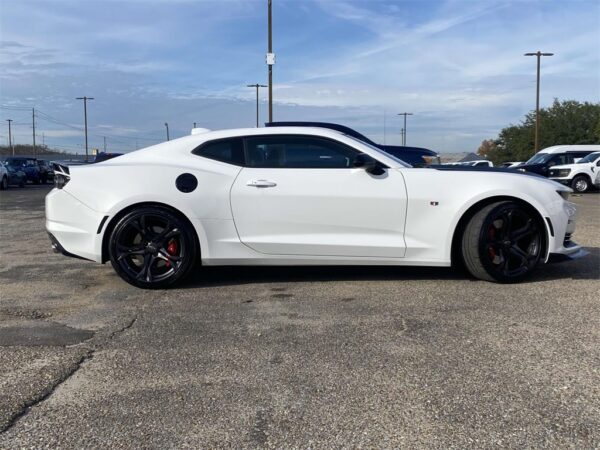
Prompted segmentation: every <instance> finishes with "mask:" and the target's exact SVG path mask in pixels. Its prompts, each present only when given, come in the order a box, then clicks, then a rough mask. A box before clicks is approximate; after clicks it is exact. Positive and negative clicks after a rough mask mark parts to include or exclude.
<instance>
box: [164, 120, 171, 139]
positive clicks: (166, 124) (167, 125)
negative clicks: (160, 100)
mask: <svg viewBox="0 0 600 450" xmlns="http://www.w3.org/2000/svg"><path fill="white" fill-rule="evenodd" d="M165 127H166V129H167V141H170V140H171V139H169V124H168V123H167V122H165Z"/></svg>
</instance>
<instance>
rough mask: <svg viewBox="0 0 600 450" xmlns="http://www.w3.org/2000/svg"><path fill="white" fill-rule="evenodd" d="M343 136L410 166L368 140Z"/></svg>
mask: <svg viewBox="0 0 600 450" xmlns="http://www.w3.org/2000/svg"><path fill="white" fill-rule="evenodd" d="M344 136H346V137H347V138H349V139H352V140H353V141H356V142H360V143H361V144H362V145H366V146H367V147H369V148H370V149H373V150H375V151H376V152H377V153H381V154H383V155H385V156H387V157H388V158H390V159H393V160H394V161H396V162H397V163H398V164H400V165H401V166H403V167H412V166H411V165H410V164H408V163H406V162H404V161H402V160H401V159H400V158H397V157H396V156H394V155H390V154H389V153H388V152H384V151H383V150H381V149H380V148H377V147H375V146H374V145H371V144H369V143H368V142H365V141H362V140H360V139H357V138H355V137H354V136H350V135H349V134H345V135H344Z"/></svg>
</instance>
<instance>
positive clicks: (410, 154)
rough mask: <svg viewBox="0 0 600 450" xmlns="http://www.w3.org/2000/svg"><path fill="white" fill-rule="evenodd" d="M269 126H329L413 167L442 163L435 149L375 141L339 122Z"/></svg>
mask: <svg viewBox="0 0 600 450" xmlns="http://www.w3.org/2000/svg"><path fill="white" fill-rule="evenodd" d="M265 126H267V127H317V128H329V129H331V130H336V131H339V132H340V133H344V134H347V135H348V136H351V137H353V138H355V139H358V140H359V141H363V142H366V143H367V144H370V145H372V146H374V147H377V148H378V149H380V150H383V151H384V152H386V153H389V154H390V155H392V156H395V157H396V158H398V159H401V160H402V161H404V162H406V163H408V164H410V165H411V166H413V167H424V166H428V165H430V164H440V157H439V155H438V154H437V153H436V152H434V151H433V150H428V149H426V148H421V147H403V146H399V145H382V144H377V143H375V142H373V141H372V140H371V139H369V138H368V137H366V136H365V135H363V134H361V133H359V132H358V131H356V130H353V129H352V128H350V127H347V126H345V125H339V124H337V123H328V122H267V123H265Z"/></svg>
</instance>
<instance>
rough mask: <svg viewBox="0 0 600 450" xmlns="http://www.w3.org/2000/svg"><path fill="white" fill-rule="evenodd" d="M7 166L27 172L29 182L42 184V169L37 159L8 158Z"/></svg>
mask: <svg viewBox="0 0 600 450" xmlns="http://www.w3.org/2000/svg"><path fill="white" fill-rule="evenodd" d="M6 164H7V165H9V166H11V167H14V168H20V170H22V171H23V172H25V176H26V177H27V181H31V182H32V183H36V184H40V183H41V181H42V177H41V174H40V168H39V167H38V164H37V159H35V158H25V157H20V156H11V157H9V158H6Z"/></svg>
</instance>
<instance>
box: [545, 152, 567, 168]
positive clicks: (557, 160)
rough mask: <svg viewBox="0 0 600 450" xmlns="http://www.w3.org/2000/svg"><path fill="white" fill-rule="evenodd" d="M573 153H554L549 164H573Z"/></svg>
mask: <svg viewBox="0 0 600 450" xmlns="http://www.w3.org/2000/svg"><path fill="white" fill-rule="evenodd" d="M572 163H573V155H572V154H570V153H559V154H558V155H554V156H553V157H552V159H550V161H549V162H548V165H549V166H562V165H563V164H572Z"/></svg>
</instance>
